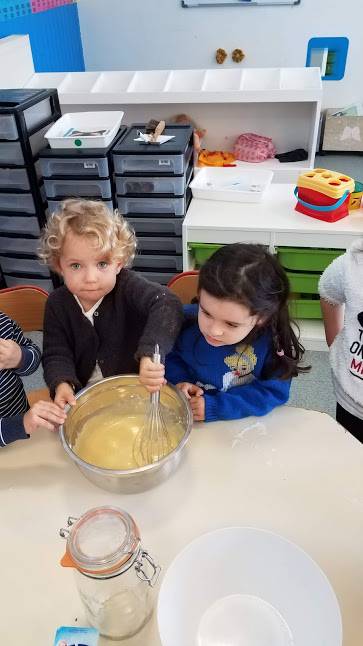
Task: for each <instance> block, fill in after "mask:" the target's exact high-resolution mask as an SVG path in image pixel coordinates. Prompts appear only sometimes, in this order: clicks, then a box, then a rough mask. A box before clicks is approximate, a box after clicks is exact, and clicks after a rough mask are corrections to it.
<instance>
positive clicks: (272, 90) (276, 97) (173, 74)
mask: <svg viewBox="0 0 363 646" xmlns="http://www.w3.org/2000/svg"><path fill="white" fill-rule="evenodd" d="M26 87H28V88H43V87H56V88H57V90H58V93H59V99H60V103H61V106H62V110H63V112H76V111H81V110H82V111H84V110H95V109H97V110H99V109H103V110H107V109H110V107H111V106H112V109H115V108H120V109H122V110H123V111H124V112H125V116H124V120H123V123H125V124H126V125H129V124H130V123H132V122H136V121H141V122H142V121H148V120H149V119H150V118H151V117H154V118H159V119H164V120H166V121H170V120H171V119H172V118H173V117H175V116H176V115H177V114H180V113H186V114H188V115H189V116H190V117H191V118H192V119H193V120H194V121H196V122H197V123H198V124H200V127H201V128H204V129H206V135H205V137H204V139H203V142H202V144H203V148H206V149H207V150H224V151H229V152H232V151H233V144H234V142H235V141H236V139H237V137H238V136H239V135H240V134H242V133H243V132H256V133H257V134H261V135H265V136H268V137H271V138H272V140H273V142H274V143H275V146H276V148H277V152H279V153H283V152H287V151H289V150H293V149H294V148H305V149H306V150H307V151H308V154H309V157H308V159H307V160H306V161H304V162H295V163H290V164H281V163H280V162H279V161H278V160H277V159H272V160H267V161H266V162H264V163H263V164H261V165H259V166H260V167H266V168H269V169H272V170H274V171H275V176H274V181H277V182H286V181H291V182H293V181H295V180H296V178H297V176H298V174H299V173H300V172H302V171H304V170H307V169H308V168H312V167H313V165H314V158H315V151H316V140H317V134H318V123H319V116H320V108H321V95H322V85H321V78H320V70H319V68H309V67H304V68H264V69H237V70H231V69H225V70H224V69H209V70H198V69H196V70H145V71H117V72H69V73H63V72H61V73H41V74H34V75H32V76H31V78H29V80H28V81H27V83H26ZM238 164H239V165H246V166H250V164H244V162H238ZM253 166H255V164H254V165H253Z"/></svg>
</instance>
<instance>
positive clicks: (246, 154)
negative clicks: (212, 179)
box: [233, 132, 276, 163]
mask: <svg viewBox="0 0 363 646" xmlns="http://www.w3.org/2000/svg"><path fill="white" fill-rule="evenodd" d="M275 153H276V148H275V146H274V145H273V143H272V140H271V139H269V138H268V137H261V135H254V134H252V132H248V133H245V134H243V135H240V136H239V137H238V139H237V141H236V143H235V144H234V149H233V154H234V156H235V158H236V159H239V160H240V161H246V162H256V163H258V162H262V161H265V159H267V158H268V157H275Z"/></svg>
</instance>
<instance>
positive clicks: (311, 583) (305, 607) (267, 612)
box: [158, 527, 342, 646]
mask: <svg viewBox="0 0 363 646" xmlns="http://www.w3.org/2000/svg"><path fill="white" fill-rule="evenodd" d="M158 625H159V632H160V637H161V642H162V644H163V646H186V645H188V646H246V645H248V646H341V644H342V624H341V617H340V611H339V606H338V603H337V600H336V597H335V595H334V592H333V590H332V587H331V585H330V583H329V581H328V580H327V578H326V576H325V575H324V574H323V572H322V571H321V570H320V568H319V567H318V566H317V564H316V563H315V562H314V561H313V560H312V559H311V558H310V557H309V556H308V555H307V554H306V553H305V552H303V550H301V549H300V548H299V547H297V546H296V545H294V544H293V543H291V542H290V541H287V540H286V539H285V538H282V537H281V536H277V535H276V534H272V533H270V532H266V531H263V530H259V529H252V528H244V527H230V528H227V529H221V530H217V531H215V532H211V533H209V534H204V535H203V536H201V537H199V538H197V539H196V540H195V541H193V542H192V543H190V544H189V545H188V546H187V547H185V548H184V549H183V550H182V552H180V554H178V556H177V557H176V558H175V559H174V561H173V562H172V564H171V565H170V567H169V569H168V571H167V573H166V575H165V578H164V580H163V582H162V585H161V589H160V594H159V601H158Z"/></svg>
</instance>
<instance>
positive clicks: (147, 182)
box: [115, 174, 186, 195]
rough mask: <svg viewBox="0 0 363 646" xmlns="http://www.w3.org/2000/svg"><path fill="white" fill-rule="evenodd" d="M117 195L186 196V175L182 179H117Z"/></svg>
mask: <svg viewBox="0 0 363 646" xmlns="http://www.w3.org/2000/svg"><path fill="white" fill-rule="evenodd" d="M115 182H116V193H118V194H119V195H127V194H133V193H136V194H137V195H139V194H143V195H148V194H150V193H161V194H167V193H169V194H170V195H184V192H185V188H186V177H185V174H184V175H183V176H182V177H125V176H123V177H118V176H117V175H116V177H115Z"/></svg>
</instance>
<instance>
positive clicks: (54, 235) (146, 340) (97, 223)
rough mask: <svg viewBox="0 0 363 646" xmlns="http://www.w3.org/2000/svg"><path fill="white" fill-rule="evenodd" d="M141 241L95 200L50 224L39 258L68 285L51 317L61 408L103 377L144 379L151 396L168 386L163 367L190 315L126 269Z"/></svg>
mask: <svg viewBox="0 0 363 646" xmlns="http://www.w3.org/2000/svg"><path fill="white" fill-rule="evenodd" d="M135 249H136V239H135V236H134V234H133V232H132V230H131V229H130V227H129V225H128V223H127V222H126V220H124V219H123V218H122V216H121V215H120V214H119V213H118V211H115V212H114V213H111V212H110V211H109V210H108V208H107V207H106V206H105V205H104V204H103V203H102V202H97V201H92V200H80V199H69V200H65V201H64V202H63V203H62V205H61V207H60V210H59V211H58V212H56V213H53V215H52V216H51V217H50V218H49V220H48V222H47V225H46V227H45V229H44V231H43V234H42V238H41V250H40V254H39V255H40V257H41V258H42V259H43V261H44V262H45V263H46V264H47V265H49V266H50V267H51V268H52V269H53V270H54V271H56V272H57V273H58V274H60V275H61V276H62V277H63V280H64V283H65V284H64V285H63V286H62V287H60V288H58V289H56V290H55V291H54V292H53V293H52V294H50V296H49V298H48V301H47V305H46V309H45V317H44V351H43V367H44V378H45V381H46V383H47V386H48V388H49V390H50V393H51V395H52V397H53V398H54V401H55V403H56V404H58V405H59V406H60V407H61V408H64V407H65V405H66V404H74V403H75V397H74V393H76V392H77V391H79V390H81V389H82V388H84V387H85V386H86V385H88V384H91V383H95V382H97V381H99V380H101V379H102V378H104V377H109V376H112V375H117V374H122V373H134V372H139V378H140V381H141V383H142V384H143V385H144V386H145V387H146V388H147V390H148V391H149V392H155V391H157V390H159V389H160V388H161V387H162V385H163V384H164V383H165V379H164V366H163V365H160V366H157V365H155V364H154V363H153V362H152V360H151V356H152V354H153V352H154V346H155V344H156V343H158V344H159V346H160V353H161V356H162V362H163V361H164V357H165V355H166V354H167V353H168V352H169V351H170V350H171V349H172V347H173V344H174V342H175V340H176V338H177V335H178V333H179V330H180V327H181V324H182V319H183V309H182V305H181V302H180V300H179V299H178V297H177V296H175V295H174V294H173V293H172V292H171V291H170V290H168V289H167V288H166V287H163V286H161V285H158V284H156V283H151V282H149V281H147V280H145V278H143V277H142V276H141V275H140V274H138V273H136V272H134V271H131V270H129V269H127V268H126V267H127V266H128V265H129V264H130V263H131V261H132V259H133V257H134V253H135Z"/></svg>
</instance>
